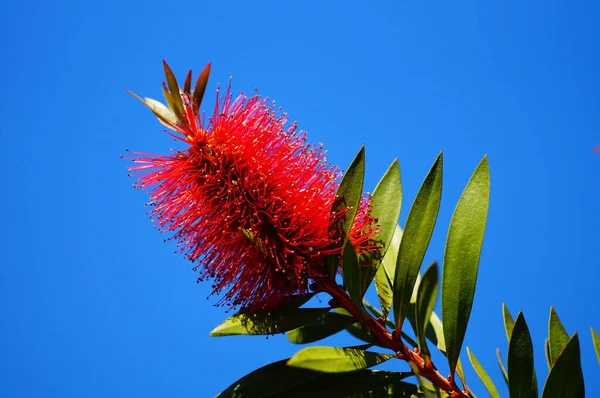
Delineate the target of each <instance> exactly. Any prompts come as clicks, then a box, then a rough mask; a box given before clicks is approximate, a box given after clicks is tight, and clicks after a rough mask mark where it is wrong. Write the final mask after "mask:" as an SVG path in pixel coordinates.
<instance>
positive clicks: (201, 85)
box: [192, 62, 210, 112]
mask: <svg viewBox="0 0 600 398" xmlns="http://www.w3.org/2000/svg"><path fill="white" fill-rule="evenodd" d="M209 75H210V62H209V63H208V64H207V65H206V66H205V67H204V69H203V70H202V73H200V76H198V80H196V85H195V86H194V94H193V95H192V97H193V98H194V109H195V110H196V112H197V111H198V109H199V108H200V105H201V104H202V98H203V97H204V92H205V91H206V85H207V83H208V76H209Z"/></svg>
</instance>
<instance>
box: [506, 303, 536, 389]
mask: <svg viewBox="0 0 600 398" xmlns="http://www.w3.org/2000/svg"><path fill="white" fill-rule="evenodd" d="M507 362H508V390H509V393H510V396H511V398H536V397H537V384H536V383H535V377H534V368H533V343H532V342H531V335H530V334H529V328H528V327H527V323H526V322H525V317H524V316H523V313H522V312H519V314H518V315H517V319H516V321H515V324H514V326H513V329H512V333H511V335H510V341H509V343H508V360H507Z"/></svg>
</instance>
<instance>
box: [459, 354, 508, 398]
mask: <svg viewBox="0 0 600 398" xmlns="http://www.w3.org/2000/svg"><path fill="white" fill-rule="evenodd" d="M467 355H468V356H469V361H471V365H472V366H473V369H475V373H477V376H479V379H480V380H481V382H482V383H483V386H484V387H485V389H486V390H487V391H488V393H489V394H490V396H491V397H492V398H500V393H499V392H498V389H497V388H496V386H495V385H494V382H493V381H492V379H491V377H490V376H489V375H488V374H487V372H486V371H485V369H484V368H483V366H482V365H481V363H480V362H479V361H478V360H477V357H475V354H473V353H472V352H471V350H470V349H469V347H467Z"/></svg>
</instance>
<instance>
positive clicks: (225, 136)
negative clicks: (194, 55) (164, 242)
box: [131, 67, 375, 310]
mask: <svg viewBox="0 0 600 398" xmlns="http://www.w3.org/2000/svg"><path fill="white" fill-rule="evenodd" d="M166 68H167V67H166ZM169 73H170V69H169ZM168 78H169V75H168V74H167V80H168ZM188 81H189V78H188ZM188 81H186V88H185V89H184V90H183V92H179V93H177V95H180V96H181V98H182V101H181V105H182V107H183V112H179V113H180V115H179V117H178V118H177V120H178V122H177V123H167V125H168V126H169V127H170V128H171V129H172V130H173V131H174V132H175V133H170V134H171V135H172V136H174V137H175V138H177V139H178V140H180V141H182V142H183V143H185V144H186V145H187V148H186V149H185V150H181V151H176V152H174V153H172V154H170V155H152V154H145V153H137V155H136V156H137V157H136V158H134V162H135V163H136V165H135V166H134V167H132V168H131V170H132V171H133V172H134V174H135V175H136V176H137V177H139V179H138V181H137V182H136V186H137V187H138V188H140V189H147V190H149V191H150V205H152V206H153V207H152V210H151V212H150V214H151V216H152V218H153V219H154V220H155V222H156V223H157V226H158V229H159V230H160V231H162V232H170V233H173V235H172V237H171V239H174V240H176V241H177V242H178V247H179V249H180V250H181V252H183V253H185V254H186V256H187V257H188V258H189V259H190V260H191V261H192V262H194V263H196V266H195V267H194V269H195V270H198V271H199V272H200V277H199V280H203V279H204V278H211V279H213V281H214V284H213V293H218V292H222V293H223V294H224V296H223V298H222V299H221V301H220V303H221V304H229V305H232V306H242V307H246V308H249V309H250V310H258V309H273V308H275V307H277V306H278V304H280V303H281V302H282V301H285V299H286V298H288V297H289V296H291V295H292V294H295V293H301V294H303V293H307V292H308V283H309V282H308V280H309V279H314V278H316V277H320V276H325V275H327V268H326V266H325V263H324V260H325V255H327V254H339V253H340V252H341V239H340V237H339V236H336V232H335V228H331V226H332V223H334V222H335V221H334V220H333V221H332V220H331V217H330V213H331V209H332V205H333V201H334V197H335V193H336V190H337V188H338V185H339V179H340V176H341V173H340V171H339V169H338V168H336V167H334V166H331V165H329V164H328V163H327V162H326V159H325V154H324V152H323V151H322V148H321V147H320V146H318V147H317V146H311V145H309V144H307V143H306V137H305V133H303V132H301V131H298V130H297V127H296V124H295V123H293V124H291V125H289V126H286V123H287V119H286V115H285V114H283V113H281V112H280V111H278V110H275V108H274V105H272V104H268V100H267V98H261V97H259V96H258V95H254V96H252V97H245V96H243V95H239V96H237V97H236V98H235V99H234V98H233V96H232V95H231V93H230V87H229V88H228V89H227V92H226V94H225V95H224V96H223V97H219V90H217V103H216V105H215V108H214V112H213V114H212V116H210V117H209V118H208V119H206V118H205V117H203V116H202V115H201V114H200V112H199V111H198V106H199V102H200V100H201V98H199V99H198V98H195V97H194V96H192V95H191V94H189V91H190V90H189V82H188ZM169 83H170V89H171V94H172V92H173V86H171V83H172V81H169ZM204 84H206V81H204ZM178 90H179V89H178ZM165 91H166V90H165ZM195 91H196V90H195ZM202 92H203V90H202ZM166 95H167V99H168V100H169V92H166ZM200 95H201V94H200ZM143 101H144V100H143ZM147 101H148V100H146V101H144V102H146V103H147V104H148V102H147ZM150 101H152V100H150ZM169 102H170V103H173V102H175V101H173V96H172V95H171V101H169ZM150 105H154V106H156V102H152V104H150ZM150 105H149V106H150ZM150 107H151V108H152V106H150ZM171 108H173V110H174V111H175V110H176V109H175V108H176V107H175V106H171ZM155 109H156V108H153V110H155ZM165 109H166V108H165ZM179 109H181V108H179ZM173 116H174V115H173ZM163 121H164V118H163ZM374 233H375V230H374V220H373V218H372V217H370V216H369V205H368V199H367V198H365V199H363V203H362V204H361V206H360V209H359V211H358V214H357V216H356V219H355V222H354V225H353V227H352V229H351V231H350V233H349V236H350V239H351V240H352V242H353V243H354V244H355V246H357V247H358V250H362V251H365V250H369V246H368V245H369V243H368V242H369V239H370V238H371V237H372V236H373V234H374Z"/></svg>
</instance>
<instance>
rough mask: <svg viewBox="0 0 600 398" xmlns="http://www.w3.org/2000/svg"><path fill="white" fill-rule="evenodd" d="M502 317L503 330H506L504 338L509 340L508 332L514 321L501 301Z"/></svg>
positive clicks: (509, 332)
mask: <svg viewBox="0 0 600 398" xmlns="http://www.w3.org/2000/svg"><path fill="white" fill-rule="evenodd" d="M502 319H503V320H504V330H505V331H506V340H507V341H510V334H511V332H512V329H513V326H514V324H515V321H514V320H513V317H512V315H510V311H509V310H508V307H507V306H506V304H504V303H502Z"/></svg>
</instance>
